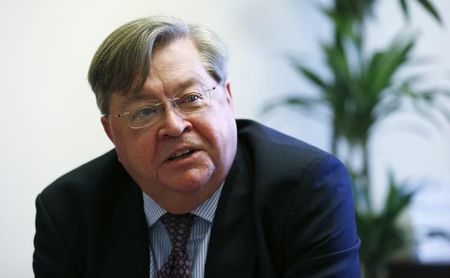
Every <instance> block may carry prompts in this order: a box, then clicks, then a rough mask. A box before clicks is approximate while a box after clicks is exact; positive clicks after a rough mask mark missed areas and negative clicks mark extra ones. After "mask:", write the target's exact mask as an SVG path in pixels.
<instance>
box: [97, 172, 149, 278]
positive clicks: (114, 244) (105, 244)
mask: <svg viewBox="0 0 450 278" xmlns="http://www.w3.org/2000/svg"><path fill="white" fill-rule="evenodd" d="M122 170H123V169H122ZM118 178H119V180H116V181H115V183H116V184H119V185H120V187H119V189H117V190H116V192H115V193H114V194H113V195H110V197H111V196H112V197H111V201H110V202H109V204H110V205H109V206H108V207H110V213H111V216H110V218H107V219H109V221H105V220H104V221H102V222H103V224H102V227H100V231H102V233H101V234H100V235H99V237H98V238H100V239H101V240H100V242H99V248H98V252H99V255H98V257H97V258H98V262H99V264H98V265H99V270H100V277H108V278H110V277H129V278H144V277H147V278H148V275H149V249H148V235H147V231H148V229H147V225H146V221H145V216H144V212H143V204H142V203H143V201H142V192H141V191H140V189H139V187H138V186H137V185H136V184H135V183H134V182H133V181H132V180H131V178H130V177H129V176H128V175H127V174H126V173H125V171H124V170H123V173H122V175H120V177H118Z"/></svg>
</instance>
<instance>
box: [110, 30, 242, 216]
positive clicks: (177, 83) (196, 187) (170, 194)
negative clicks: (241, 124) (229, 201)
mask: <svg viewBox="0 0 450 278" xmlns="http://www.w3.org/2000/svg"><path fill="white" fill-rule="evenodd" d="M216 84H217V82H216V81H215V80H214V79H213V78H212V77H211V76H210V75H209V74H208V73H207V72H206V70H205V69H204V67H203V65H202V63H201V61H200V56H199V54H198V51H197V49H196V48H195V46H194V44H193V43H192V41H191V40H190V39H188V38H182V39H177V40H175V41H173V42H171V43H170V44H168V45H167V46H164V47H162V48H161V49H156V50H155V51H154V53H153V55H152V63H151V68H150V74H149V77H148V78H147V80H146V82H145V84H144V86H143V88H142V90H141V92H140V93H139V95H138V97H139V98H142V97H144V98H149V99H155V100H158V101H159V102H163V101H165V100H167V99H170V98H172V97H173V94H174V93H176V92H179V91H180V90H183V89H186V87H189V86H195V85H200V86H202V87H204V88H212V87H213V86H215V85H216ZM210 96H211V102H210V106H209V107H208V108H207V109H206V110H203V111H201V112H197V113H195V114H189V115H187V116H180V115H179V114H177V113H176V112H175V111H174V110H173V107H172V106H171V105H170V102H166V103H164V104H163V106H164V109H163V115H162V117H161V120H160V121H158V122H156V123H154V124H152V125H150V126H148V127H145V128H141V129H132V128H130V127H129V126H128V124H127V121H126V120H125V118H117V117H103V118H102V124H103V126H104V128H105V131H106V133H107V134H108V136H109V138H110V139H111V141H112V142H113V143H114V145H115V147H116V151H117V154H118V157H119V160H120V161H121V163H122V164H123V166H124V167H125V169H126V170H127V171H128V173H129V174H130V175H131V176H132V178H133V179H134V180H135V181H136V182H137V184H138V185H139V186H140V187H141V189H142V190H143V191H144V192H146V193H147V194H149V195H150V196H151V197H152V198H153V199H154V200H155V201H156V202H158V203H159V204H160V205H161V206H162V207H163V208H165V209H166V210H168V211H170V212H172V213H184V212H188V211H190V210H192V209H193V208H195V207H197V206H198V205H200V204H201V203H202V202H203V201H204V200H206V199H207V198H208V197H210V196H211V195H212V193H214V192H215V191H216V190H217V188H218V187H219V186H220V185H221V184H222V182H223V181H224V179H225V177H226V175H227V174H228V171H229V169H230V167H231V164H232V162H233V160H234V155H235V153H236V144H237V138H236V124H235V120H234V116H233V109H232V95H231V91H230V84H229V83H228V82H226V83H225V84H223V85H219V86H217V88H216V89H215V90H213V91H211V92H210ZM133 98H136V96H133V95H128V96H123V95H122V94H119V93H116V94H114V95H113V96H112V98H111V104H110V112H111V113H122V112H123V111H124V109H125V108H126V107H127V105H129V103H132V102H133V101H134V100H133ZM185 152H186V154H184V153H185ZM180 154H183V155H181V156H180V157H178V158H175V156H177V155H180ZM174 158H175V159H174Z"/></svg>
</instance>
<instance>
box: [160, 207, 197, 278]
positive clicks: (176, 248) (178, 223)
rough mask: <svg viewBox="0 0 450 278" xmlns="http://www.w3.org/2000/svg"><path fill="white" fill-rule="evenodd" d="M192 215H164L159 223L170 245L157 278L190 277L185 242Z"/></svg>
mask: <svg viewBox="0 0 450 278" xmlns="http://www.w3.org/2000/svg"><path fill="white" fill-rule="evenodd" d="M193 220H194V215H193V214H190V213H188V214H181V215H175V214H171V213H166V214H164V215H163V216H162V217H161V221H162V223H163V224H164V227H165V228H166V231H167V233H168V234H169V238H170V241H171V243H172V249H171V250H170V254H169V257H168V258H167V261H166V262H165V263H164V264H163V265H162V267H161V269H160V270H159V271H158V273H157V275H156V277H157V278H189V277H190V275H191V268H190V266H191V264H190V260H189V258H188V255H187V248H186V247H187V242H188V239H189V234H190V232H191V227H192V223H193Z"/></svg>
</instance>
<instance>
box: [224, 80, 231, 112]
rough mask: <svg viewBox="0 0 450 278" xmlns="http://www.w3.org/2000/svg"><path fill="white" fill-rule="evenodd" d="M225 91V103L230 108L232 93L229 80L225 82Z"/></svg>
mask: <svg viewBox="0 0 450 278" xmlns="http://www.w3.org/2000/svg"><path fill="white" fill-rule="evenodd" d="M225 91H226V93H227V102H228V104H229V105H230V107H233V93H232V92H231V82H230V81H229V80H227V81H225Z"/></svg>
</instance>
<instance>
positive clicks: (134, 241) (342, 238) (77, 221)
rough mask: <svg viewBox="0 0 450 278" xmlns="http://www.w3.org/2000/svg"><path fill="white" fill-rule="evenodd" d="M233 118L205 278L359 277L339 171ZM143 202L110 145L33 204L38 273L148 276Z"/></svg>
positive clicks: (287, 140) (313, 153)
mask: <svg viewBox="0 0 450 278" xmlns="http://www.w3.org/2000/svg"><path fill="white" fill-rule="evenodd" d="M237 122H238V138H239V143H238V144H239V145H238V151H237V154H236V159H235V161H234V164H233V166H232V169H231V171H230V173H229V175H228V177H227V179H226V182H225V185H224V187H223V190H222V195H221V196H220V200H219V203H218V207H217V211H216V216H215V219H214V223H213V226H212V230H211V237H210V243H209V246H208V254H207V260H206V266H205V277H213V278H220V277H233V278H238V277H343V278H353V277H359V276H360V274H359V262H358V249H359V239H358V237H357V235H356V229H355V222H354V208H353V203H352V196H351V189H350V181H349V179H348V174H347V172H346V170H345V167H344V166H343V165H342V164H341V163H340V162H339V161H338V160H337V159H335V158H334V157H333V156H331V155H329V154H327V153H325V152H323V151H320V150H318V149H316V148H314V147H312V146H310V145H307V144H305V143H303V142H300V141H298V140H296V139H293V138H291V137H288V136H286V135H283V134H281V133H278V132H276V131H274V130H272V129H269V128H267V127H264V126H262V125H260V124H257V123H255V122H252V121H247V120H238V121H237ZM142 202H143V201H142V193H141V191H140V189H139V187H138V186H137V185H136V184H135V182H134V181H133V180H132V179H131V178H130V176H129V175H128V174H127V172H126V171H125V170H124V168H123V167H122V166H121V164H120V163H119V161H118V160H117V156H116V153H115V152H114V151H110V152H108V153H107V154H105V155H103V156H101V157H99V158H97V159H95V160H93V161H91V162H88V163H87V164H85V165H83V166H81V167H79V168H78V169H75V170H74V171H72V172H70V173H68V174H66V175H64V176H63V177H61V178H59V179H58V180H56V181H55V182H54V183H52V184H51V185H50V186H49V187H47V188H46V189H45V190H44V191H43V192H42V193H41V194H40V195H39V196H38V197H37V200H36V208H37V215H36V235H35V241H34V244H35V252H34V256H33V268H34V271H35V274H36V277H46V278H50V277H61V278H72V277H108V278H111V277H121V278H132V277H139V278H144V277H147V278H148V274H149V249H148V238H147V225H146V220H145V216H144V212H143V204H142Z"/></svg>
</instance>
